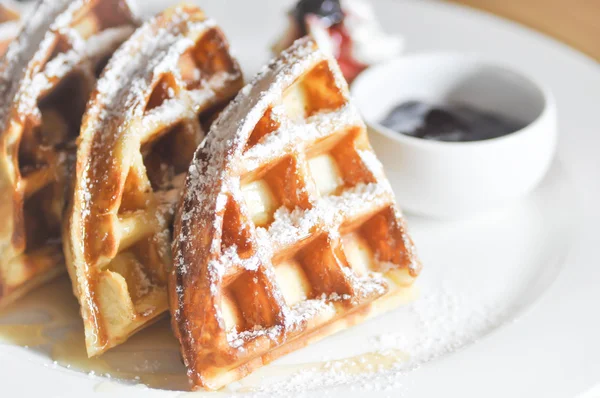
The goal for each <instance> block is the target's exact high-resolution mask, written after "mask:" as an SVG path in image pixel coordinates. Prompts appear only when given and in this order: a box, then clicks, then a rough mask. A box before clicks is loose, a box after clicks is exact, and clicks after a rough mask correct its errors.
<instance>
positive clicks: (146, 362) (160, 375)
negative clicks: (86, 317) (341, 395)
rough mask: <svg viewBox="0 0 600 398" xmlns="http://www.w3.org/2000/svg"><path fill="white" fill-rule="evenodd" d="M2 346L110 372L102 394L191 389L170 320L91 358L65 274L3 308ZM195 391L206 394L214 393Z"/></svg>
mask: <svg viewBox="0 0 600 398" xmlns="http://www.w3.org/2000/svg"><path fill="white" fill-rule="evenodd" d="M404 299H405V300H406V301H411V300H412V299H414V295H409V294H407V296H406V297H405V298H404ZM2 344H12V345H18V346H22V347H26V348H28V349H30V350H32V351H34V352H37V353H40V354H42V355H43V356H45V357H46V358H48V366H50V367H58V366H61V367H64V368H67V369H71V370H73V371H78V372H83V373H88V374H89V375H90V376H104V377H105V378H102V379H98V382H97V384H96V386H95V390H96V391H99V392H119V391H124V390H125V389H127V390H128V389H131V388H156V389H164V390H178V391H189V384H188V380H187V376H186V373H185V366H184V365H183V363H182V361H181V357H180V354H179V346H178V343H177V340H176V339H175V337H174V336H173V334H172V332H171V328H170V325H169V321H168V319H166V318H162V319H161V320H159V321H158V322H156V323H155V324H153V325H151V326H149V327H148V328H147V329H146V330H144V331H142V332H140V333H138V334H136V335H134V336H133V337H131V338H130V339H129V340H128V341H127V342H125V343H123V344H122V345H120V346H118V347H115V348H113V349H111V350H110V351H108V352H106V353H105V354H104V355H102V356H100V357H96V358H88V357H87V354H86V350H85V341H84V333H83V324H82V321H81V316H80V315H79V305H78V304H77V300H76V299H75V297H74V296H73V294H72V289H71V283H70V281H69V280H68V278H67V277H62V278H59V279H58V280H56V281H54V282H52V283H50V284H48V285H46V286H44V287H42V288H40V289H38V290H37V291H35V292H34V293H32V294H30V295H28V296H27V297H25V298H24V299H23V300H21V301H19V302H17V303H16V304H14V305H12V306H10V307H9V308H7V309H5V310H3V311H2V312H0V345H2ZM408 359H409V358H408V354H406V353H404V352H402V351H400V350H386V351H382V352H367V353H363V354H360V355H357V356H353V357H349V358H343V359H336V360H331V361H322V362H310V363H301V364H277V363H275V364H271V365H269V366H266V367H264V368H261V369H259V370H258V371H257V372H255V373H253V374H252V375H250V376H248V377H246V378H245V379H242V380H240V381H238V382H236V383H233V384H232V385H230V386H228V387H226V388H224V389H222V390H221V391H220V392H218V393H210V395H211V396H220V395H221V394H223V393H231V392H238V393H241V392H252V391H258V390H259V389H260V387H261V386H263V385H265V383H266V382H267V383H271V382H273V381H281V380H284V379H287V378H289V377H292V376H293V375H294V374H297V373H299V372H302V371H311V372H315V371H316V372H323V373H325V372H330V371H335V372H341V373H344V374H346V375H357V374H364V373H367V374H368V373H373V372H379V371H384V370H388V369H392V368H393V367H394V366H395V365H397V364H399V363H402V362H404V361H407V360H408ZM192 394H193V395H195V396H203V395H208V394H209V393H203V392H195V393H192ZM183 395H187V394H183Z"/></svg>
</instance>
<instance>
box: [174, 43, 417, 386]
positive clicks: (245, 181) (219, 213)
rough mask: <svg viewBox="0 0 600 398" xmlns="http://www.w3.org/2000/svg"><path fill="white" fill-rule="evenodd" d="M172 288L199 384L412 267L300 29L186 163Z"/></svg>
mask: <svg viewBox="0 0 600 398" xmlns="http://www.w3.org/2000/svg"><path fill="white" fill-rule="evenodd" d="M173 251H174V256H175V260H174V267H173V269H172V271H171V274H170V281H169V293H170V304H171V314H172V323H173V329H174V331H175V334H176V335H177V337H178V339H179V341H180V343H181V350H182V354H183V358H184V362H185V364H186V366H187V368H188V375H189V376H190V379H191V381H192V383H193V385H194V387H195V388H198V387H205V388H209V389H217V388H220V387H221V386H224V385H226V384H228V383H230V382H232V381H234V380H237V379H239V378H241V377H243V376H245V375H247V374H248V373H250V372H252V371H254V370H255V369H257V368H259V367H260V366H262V365H263V364H266V363H268V362H270V361H272V360H274V359H275V358H277V357H279V356H281V355H284V354H285V353H287V352H290V351H292V350H295V349H297V348H299V347H302V346H305V345H307V344H309V343H311V342H313V341H315V340H318V339H321V338H323V337H325V336H327V335H330V334H332V333H334V332H336V331H338V330H341V329H344V328H346V327H348V326H349V325H352V324H355V323H357V322H360V321H361V320H363V319H365V317H367V316H371V315H373V314H375V313H378V312H380V311H383V310H385V309H388V308H390V307H393V306H395V305H397V304H398V299H399V298H400V297H401V296H404V294H403V293H405V292H406V289H408V288H409V287H410V285H411V284H412V282H413V280H414V278H415V277H416V276H417V274H418V273H419V270H420V263H419V262H418V260H417V258H416V255H415V250H414V247H413V243H412V241H411V239H410V237H409V236H408V235H407V233H406V229H405V226H404V222H403V219H402V217H401V214H400V212H399V210H398V208H397V207H396V205H395V201H394V195H393V193H392V190H391V188H390V185H389V184H388V182H387V180H386V178H385V176H384V174H383V170H382V166H381V164H380V163H379V161H378V160H377V158H376V156H375V154H374V152H373V150H372V149H371V147H370V145H369V142H368V139H367V134H366V129H365V126H364V124H363V122H362V120H361V118H360V116H359V114H358V113H357V110H356V109H355V108H354V106H353V105H352V104H351V103H349V99H348V88H347V85H346V83H345V81H344V79H343V77H342V75H341V72H340V70H339V68H338V66H337V64H336V63H335V61H333V60H331V59H328V58H327V57H326V56H325V55H324V54H323V53H322V52H321V51H320V50H318V48H317V46H316V44H315V43H314V42H313V41H312V40H308V39H301V40H299V41H298V42H296V43H295V45H294V46H292V47H291V48H290V49H289V50H287V51H285V52H283V53H282V54H281V55H280V56H279V58H277V59H276V60H275V61H273V62H272V63H271V64H270V65H269V66H268V68H266V69H265V70H264V71H263V72H261V73H260V74H259V75H258V76H257V77H256V78H255V80H254V81H253V82H252V83H251V84H250V85H248V86H247V87H245V88H244V89H242V91H241V92H240V94H239V95H238V96H237V98H236V99H235V100H234V101H233V102H232V103H231V104H230V105H229V106H228V107H227V108H226V109H225V110H224V111H223V113H222V114H221V115H220V117H219V119H218V120H217V121H216V122H215V124H214V125H213V126H212V128H211V131H210V133H209V134H208V136H207V139H206V141H205V142H204V144H203V145H202V146H201V147H199V149H198V151H197V153H196V154H195V157H194V160H193V162H192V164H191V166H190V169H189V171H188V176H187V178H186V181H185V188H184V191H183V194H182V202H181V205H180V208H179V210H178V213H177V216H176V221H175V231H174V241H173Z"/></svg>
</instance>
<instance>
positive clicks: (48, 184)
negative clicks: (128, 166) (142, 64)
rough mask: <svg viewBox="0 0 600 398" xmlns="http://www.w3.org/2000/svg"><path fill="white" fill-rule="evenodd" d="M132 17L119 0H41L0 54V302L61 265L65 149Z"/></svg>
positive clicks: (70, 148)
mask: <svg viewBox="0 0 600 398" xmlns="http://www.w3.org/2000/svg"><path fill="white" fill-rule="evenodd" d="M133 25H134V20H133V17H132V15H131V13H130V12H129V10H128V8H127V7H126V3H125V2H124V0H95V1H94V0H89V1H79V0H77V1H70V0H46V1H41V2H39V3H38V4H36V5H35V7H34V9H33V10H32V12H31V13H30V14H29V15H28V20H27V21H26V22H25V24H24V26H23V28H22V30H21V32H20V34H19V35H18V37H17V38H15V39H14V40H13V41H12V42H11V43H10V45H9V47H8V50H7V51H6V54H5V55H4V57H3V58H2V60H1V61H0V197H1V198H2V200H0V215H1V216H2V218H3V221H2V223H1V224H2V225H1V226H0V305H5V304H7V303H8V302H10V301H12V300H14V299H16V298H17V297H19V296H20V295H22V294H24V293H26V292H27V291H28V290H31V289H32V288H34V287H35V286H37V285H39V284H40V283H42V282H44V281H46V280H48V279H49V278H51V277H53V276H54V275H56V274H57V273H59V272H61V271H62V270H64V266H63V256H62V247H61V244H60V225H61V220H62V213H63V208H64V199H65V187H66V185H67V184H66V182H67V180H68V177H67V176H68V174H69V172H68V169H69V159H70V158H72V157H70V155H71V154H74V150H73V149H74V146H75V145H74V141H75V138H76V137H77V135H78V133H79V126H80V123H81V116H82V114H83V111H84V109H85V104H86V102H87V99H88V97H89V93H90V92H91V91H92V89H93V86H94V84H95V77H96V74H97V70H98V69H99V68H100V67H101V65H102V64H103V62H104V61H105V59H106V58H107V57H108V56H110V54H112V52H113V51H114V50H115V49H116V47H117V46H118V45H119V44H120V43H121V42H122V41H123V40H124V39H125V38H126V37H127V36H128V35H129V34H131V33H132V32H133Z"/></svg>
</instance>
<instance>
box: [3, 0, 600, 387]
mask: <svg viewBox="0 0 600 398" xmlns="http://www.w3.org/2000/svg"><path fill="white" fill-rule="evenodd" d="M140 3H150V4H151V9H150V8H149V9H147V11H148V12H152V11H155V10H159V9H160V8H162V7H164V6H166V5H167V4H170V3H173V2H172V1H162V2H160V1H149V2H147V1H140ZM159 3H160V4H161V5H159ZM197 3H199V4H200V5H201V6H203V7H204V8H205V10H206V11H207V13H208V14H209V15H211V16H213V17H215V18H216V19H217V20H218V22H219V23H220V24H221V25H222V26H223V27H224V29H225V31H226V33H227V34H228V36H229V38H230V41H231V42H232V44H233V46H234V48H235V49H236V51H237V54H238V56H239V58H240V60H241V63H242V66H243V67H244V68H245V70H246V73H247V76H250V75H251V74H253V73H254V72H255V71H256V70H258V68H259V67H260V66H261V65H262V64H263V63H264V62H265V61H266V60H267V59H268V58H269V45H270V43H271V42H272V40H273V39H274V38H275V37H276V36H277V34H278V32H280V31H281V29H283V26H284V24H285V19H284V17H283V10H285V9H286V8H288V7H289V3H290V2H289V1H281V0H261V1H258V0H255V1H245V0H238V1H233V0H210V1H209V0H197ZM374 3H375V6H376V9H377V13H378V15H379V16H380V17H381V20H382V23H383V25H384V27H385V28H386V30H387V31H389V32H396V33H399V34H402V35H404V36H405V38H406V42H407V48H408V51H409V52H415V51H429V50H454V51H464V52H476V53H480V54H483V55H485V56H487V57H490V58H497V59H500V60H502V61H503V62H505V63H508V64H515V65H518V66H519V67H521V68H522V69H524V70H526V71H528V72H529V73H531V74H534V75H535V76H537V77H538V79H539V80H542V81H544V82H546V83H547V84H548V85H549V86H550V87H551V89H552V90H553V91H554V93H555V95H556V98H557V103H558V111H559V120H560V132H561V139H560V143H559V153H558V159H557V160H556V162H555V164H554V165H553V167H552V169H551V171H550V173H549V174H548V176H547V177H546V179H545V180H544V182H543V183H542V185H541V186H540V187H539V188H538V189H537V190H536V191H535V193H534V194H532V195H531V196H530V197H528V198H527V199H525V200H523V201H522V202H521V203H519V204H518V205H516V206H514V207H512V208H509V209H505V210H504V211H502V212H499V213H494V214H490V215H488V216H486V217H484V218H480V219H477V220H471V221H465V222H452V223H449V222H446V223H440V222H434V221H429V220H425V219H418V218H413V217H409V224H410V227H411V230H412V233H413V236H414V238H415V241H416V242H417V245H418V248H419V252H420V256H421V258H422V260H423V263H424V265H425V268H424V271H423V273H422V276H421V277H420V279H419V282H418V290H419V292H418V293H417V294H416V295H415V301H413V302H412V303H410V304H408V305H407V306H405V307H403V308H400V309H398V310H397V311H395V312H393V313H391V314H388V315H384V316H382V317H379V318H377V319H374V320H371V321H369V322H367V323H365V324H362V325H360V326H358V327H355V328H353V329H351V330H348V331H345V332H343V333H340V334H338V335H336V336H333V337H330V338H327V339H325V340H323V341H321V342H320V343H318V344H315V345H313V346H311V347H309V348H306V349H303V350H300V351H298V352H296V353H293V354H291V355H289V356H287V357H285V358H283V359H281V360H280V361H277V362H275V363H273V364H271V365H269V366H266V367H264V368H263V369H262V370H261V371H259V372H257V373H256V374H255V375H252V376H250V377H249V378H247V379H245V380H243V381H242V382H240V383H236V384H235V385H233V386H230V387H229V389H228V390H227V391H223V392H219V393H217V394H213V395H216V396H228V395H230V394H231V392H233V391H235V392H237V395H242V396H243V395H244V394H249V395H253V396H256V395H258V396H262V395H265V396H271V395H272V396H288V395H306V396H323V395H330V396H342V394H345V395H347V396H351V397H362V396H365V395H366V394H370V395H373V396H394V397H397V396H402V395H403V396H408V397H433V396H442V395H444V396H459V394H460V396H464V397H480V396H486V397H506V396H536V397H538V396H540V397H541V396H543V397H565V396H574V395H577V394H580V393H583V392H584V391H587V390H589V389H590V388H592V386H593V385H595V384H596V383H600V374H599V372H598V370H599V369H600V339H599V338H598V336H600V315H598V311H597V310H596V308H597V306H598V303H600V289H598V286H600V270H599V269H598V267H599V266H600V251H599V250H598V245H599V244H600V240H599V236H600V234H599V233H598V225H600V210H599V205H598V204H599V203H600V184H599V182H600V160H599V159H600V157H599V156H598V149H599V148H600V134H599V132H600V131H599V130H600V128H599V127H598V126H599V125H600V123H599V121H598V117H597V115H598V106H599V104H600V68H599V67H598V65H597V64H596V63H594V62H593V61H592V60H590V59H588V58H586V57H584V56H583V55H581V54H579V53H577V52H576V51H573V50H571V49H569V48H568V47H566V46H564V45H562V44H559V43H556V42H554V41H552V40H550V39H548V38H546V37H543V36H541V35H539V34H536V33H534V32H532V31H529V30H526V29H524V28H521V27H519V26H518V25H515V24H512V23H508V22H506V21H502V20H500V19H497V18H495V17H492V16H489V15H486V14H482V13H478V12H475V11H472V10H469V9H466V8H461V7H456V6H451V5H447V4H443V3H434V2H423V1H414V2H412V1H411V2H405V1H392V0H386V1H376V2H374ZM393 183H394V182H393V181H392V184H393ZM407 299H410V297H407ZM81 328H82V327H81V321H80V320H79V319H78V317H77V305H76V304H75V302H74V298H73V297H72V296H71V293H70V286H69V283H68V281H66V280H64V279H63V280H60V281H58V282H56V283H54V284H51V285H50V286H47V287H45V288H43V289H41V290H40V291H39V292H36V294H33V295H30V296H29V297H28V298H27V299H26V300H24V301H23V302H21V303H19V304H18V305H16V306H14V307H12V308H11V309H9V310H8V311H5V312H4V313H3V314H2V315H1V316H0V336H4V337H0V338H3V339H4V341H6V343H0V385H1V387H0V388H1V390H2V396H13V395H17V394H19V395H21V396H23V395H33V394H35V395H47V396H70V395H79V396H81V395H82V394H88V393H91V392H93V391H105V392H110V393H111V394H114V395H127V396H137V395H143V396H161V397H162V396H164V397H168V396H178V395H179V394H181V392H180V391H174V390H177V389H182V388H186V382H185V375H184V374H183V366H182V365H181V363H180V361H179V358H178V355H177V346H176V342H175V341H174V339H173V338H172V337H171V336H170V333H169V331H168V323H167V322H166V321H162V322H160V323H158V324H157V325H154V326H153V327H151V328H149V329H148V330H145V331H143V332H141V333H139V334H138V335H136V336H135V337H134V338H132V339H131V340H130V341H129V342H127V343H126V344H124V345H123V346H121V347H118V348H117V349H115V350H112V351H111V352H109V353H108V354H106V355H105V356H104V357H102V358H101V359H99V360H95V361H88V360H86V359H85V358H84V357H83V336H82V333H81ZM23 345H27V346H28V347H29V348H25V347H23ZM344 358H350V359H344ZM54 361H56V362H54ZM67 365H71V368H70V369H67V367H66V366H67ZM415 367H416V369H415ZM78 369H83V370H84V372H82V371H80V370H78ZM406 369H413V370H412V371H410V372H407V371H406ZM90 371H93V372H94V373H93V374H91V375H89V374H88V372H90ZM103 372H109V373H110V374H111V375H112V376H113V379H109V378H107V377H102V376H99V374H101V373H103ZM115 377H118V378H120V379H121V381H117V380H115ZM136 377H137V379H136ZM147 385H149V386H151V387H161V388H165V389H170V391H161V390H158V389H148V387H146V386H147ZM201 395H202V393H201Z"/></svg>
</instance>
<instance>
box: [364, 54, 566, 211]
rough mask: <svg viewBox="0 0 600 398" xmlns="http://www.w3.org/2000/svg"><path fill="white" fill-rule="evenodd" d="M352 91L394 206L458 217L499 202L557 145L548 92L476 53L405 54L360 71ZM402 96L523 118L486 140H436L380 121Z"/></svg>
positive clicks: (522, 185)
mask: <svg viewBox="0 0 600 398" xmlns="http://www.w3.org/2000/svg"><path fill="white" fill-rule="evenodd" d="M352 95H353V97H354V100H355V103H356V104H357V105H358V107H359V109H360V111H361V112H362V114H363V116H364V118H365V120H366V122H367V124H368V126H369V131H370V139H371V143H372V145H373V147H374V148H375V151H376V152H377V154H378V155H379V157H380V159H381V161H382V162H383V164H384V166H385V168H386V174H387V175H388V177H389V179H390V180H391V181H392V183H393V185H394V187H395V188H396V191H397V195H398V198H397V199H398V202H399V204H400V206H401V207H403V208H404V209H406V210H407V211H409V212H412V213H416V214H420V215H426V216H432V217H436V218H452V219H458V218H463V217H466V216H471V215H474V214H477V213H481V212H484V211H487V210H491V209H495V208H499V207H502V206H504V205H506V204H508V203H510V202H513V201H515V200H516V199H518V198H520V197H522V196H523V195H525V194H527V193H528V192H530V191H531V190H532V189H533V188H534V187H535V186H536V185H537V184H538V182H540V180H541V179H542V177H543V176H544V175H545V173H546V171H547V170H548V167H549V166H550V163H551V161H552V158H553V156H554V152H555V149H556V140H557V117H556V105H555V101H554V98H553V96H552V94H551V92H550V91H549V90H548V89H547V88H545V87H544V86H543V85H542V84H540V83H539V82H536V81H535V80H534V79H532V78H531V77H528V76H526V74H524V73H522V72H519V71H517V70H514V69H513V68H508V67H506V66H503V65H499V64H497V63H494V62H492V61H487V60H485V59H482V58H480V57H477V56H473V55H465V54H452V53H434V54H419V55H410V56H404V57H401V58H398V59H395V60H393V61H390V62H388V63H385V64H381V65H378V66H375V67H373V68H370V69H368V70H367V71H365V72H364V73H362V74H361V75H360V76H359V77H358V78H357V79H356V80H355V82H354V84H353V85H352ZM409 100H424V101H428V102H432V103H434V104H439V103H445V102H448V101H450V102H460V103H463V104H467V105H472V106H475V107H477V108H479V109H483V110H488V111H491V112H494V113H496V114H499V115H505V116H509V117H511V118H514V119H517V120H520V121H522V122H525V123H527V125H526V127H524V128H523V129H521V130H518V131H516V132H514V133H510V134H508V135H506V136H503V137H499V138H493V139H489V140H483V141H472V142H440V141H430V140H424V139H421V138H414V137H409V136H406V135H403V134H400V133H397V132H395V131H392V130H390V129H388V128H386V127H384V126H382V125H381V124H380V123H379V122H380V121H381V120H382V119H383V118H384V117H385V115H387V113H388V112H389V110H390V109H392V108H393V107H394V106H396V105H398V104H400V103H403V102H405V101H409Z"/></svg>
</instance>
